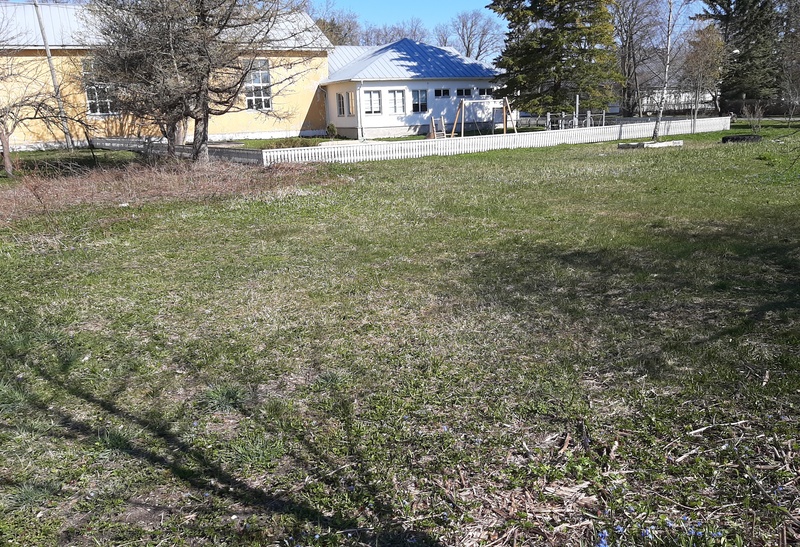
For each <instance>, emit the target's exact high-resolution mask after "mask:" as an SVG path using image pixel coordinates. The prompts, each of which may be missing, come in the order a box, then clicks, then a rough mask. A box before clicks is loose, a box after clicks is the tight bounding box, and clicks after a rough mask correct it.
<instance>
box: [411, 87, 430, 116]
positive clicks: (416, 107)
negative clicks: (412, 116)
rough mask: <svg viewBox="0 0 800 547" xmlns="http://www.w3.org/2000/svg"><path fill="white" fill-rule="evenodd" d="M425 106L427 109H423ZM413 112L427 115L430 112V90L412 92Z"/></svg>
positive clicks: (413, 90)
mask: <svg viewBox="0 0 800 547" xmlns="http://www.w3.org/2000/svg"><path fill="white" fill-rule="evenodd" d="M423 106H425V108H422V107H423ZM411 111H412V112H414V113H420V114H422V113H425V112H427V111H428V90H427V89H412V90H411Z"/></svg>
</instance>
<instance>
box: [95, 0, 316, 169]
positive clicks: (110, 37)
mask: <svg viewBox="0 0 800 547" xmlns="http://www.w3.org/2000/svg"><path fill="white" fill-rule="evenodd" d="M88 10H89V14H90V16H91V24H90V25H88V28H92V29H93V32H94V33H95V34H96V35H98V36H99V37H100V44H99V45H98V47H97V49H96V52H95V57H94V66H93V78H94V79H96V80H99V81H105V82H111V83H113V86H112V87H111V89H112V90H113V93H114V95H115V97H116V98H117V99H118V100H120V102H121V105H122V106H123V107H125V108H128V109H129V110H130V111H131V112H132V113H134V114H142V113H147V114H148V115H149V117H150V118H151V119H153V120H155V121H157V122H159V123H160V124H163V125H164V126H165V127H166V128H167V129H168V130H167V133H168V134H169V133H170V132H171V131H170V129H169V128H172V129H174V128H175V124H176V123H178V121H179V120H181V119H183V118H185V117H189V118H191V119H193V120H194V138H193V144H192V146H193V150H192V156H193V158H194V159H195V160H196V161H201V162H207V161H208V123H209V119H210V116H212V115H220V114H225V113H226V112H230V111H231V110H235V109H242V108H245V107H247V106H249V107H250V108H254V109H258V110H263V111H265V113H266V111H267V110H268V108H267V105H268V104H270V101H271V97H273V96H274V95H276V94H278V93H280V92H281V91H282V90H283V89H284V88H285V87H286V86H287V85H289V84H291V83H292V82H294V81H296V80H297V78H299V77H300V76H302V74H303V71H302V67H303V66H305V63H306V61H307V59H308V57H305V56H304V54H300V53H299V52H306V51H309V50H313V49H318V48H319V47H321V46H322V45H324V44H325V43H327V40H324V38H323V37H322V36H321V34H320V31H319V29H318V27H317V26H316V25H314V23H313V21H312V20H311V19H310V18H309V17H308V16H306V15H305V14H304V13H302V11H301V5H300V4H299V3H298V2H296V1H295V0H270V1H268V2H263V1H261V0H92V1H91V2H90V4H89V5H88ZM287 50H288V51H293V52H296V53H297V54H296V55H285V54H283V55H280V56H272V57H270V58H269V60H266V59H263V58H264V57H266V56H267V55H268V54H269V52H274V51H284V52H285V51H287ZM278 74H281V75H284V76H281V77H280V79H278V78H276V75H278ZM253 75H254V76H253ZM254 78H257V79H258V82H255V83H257V84H258V85H259V86H260V87H259V93H260V95H258V96H257V97H254V99H253V101H252V104H249V105H245V104H243V102H242V101H241V99H240V97H241V94H242V91H243V90H244V88H245V86H246V85H249V84H252V83H253V82H254ZM267 79H268V81H265V80H267ZM272 114H273V115H274V114H276V113H272ZM168 137H169V135H168Z"/></svg>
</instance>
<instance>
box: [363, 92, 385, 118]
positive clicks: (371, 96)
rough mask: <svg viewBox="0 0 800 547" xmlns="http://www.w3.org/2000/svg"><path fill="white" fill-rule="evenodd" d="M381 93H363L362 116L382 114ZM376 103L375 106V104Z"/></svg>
mask: <svg viewBox="0 0 800 547" xmlns="http://www.w3.org/2000/svg"><path fill="white" fill-rule="evenodd" d="M381 99H382V97H381V92H380V90H379V89H370V90H365V91H364V114H371V115H375V114H382V113H383V105H382V104H381ZM376 101H377V105H376V104H375V103H376Z"/></svg>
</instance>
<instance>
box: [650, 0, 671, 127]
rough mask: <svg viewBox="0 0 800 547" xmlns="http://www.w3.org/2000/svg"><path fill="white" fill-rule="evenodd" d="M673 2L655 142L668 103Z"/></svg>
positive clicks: (668, 1)
mask: <svg viewBox="0 0 800 547" xmlns="http://www.w3.org/2000/svg"><path fill="white" fill-rule="evenodd" d="M672 2H673V0H667V51H666V52H665V55H664V86H663V88H662V89H661V100H660V101H659V104H658V118H656V125H655V127H653V141H657V140H658V136H659V135H658V133H659V130H660V129H661V119H662V118H663V117H664V104H665V103H666V102H667V89H668V88H669V63H670V57H671V56H672V10H673V4H672Z"/></svg>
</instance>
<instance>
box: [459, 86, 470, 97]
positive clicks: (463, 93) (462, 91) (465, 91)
mask: <svg viewBox="0 0 800 547" xmlns="http://www.w3.org/2000/svg"><path fill="white" fill-rule="evenodd" d="M456 97H472V88H471V87H459V88H458V89H456Z"/></svg>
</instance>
